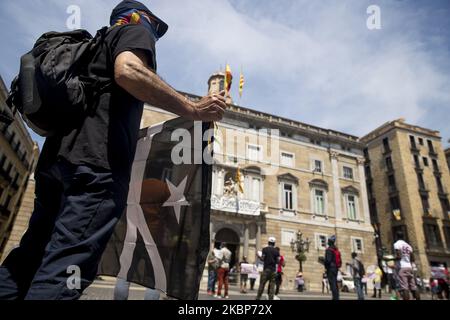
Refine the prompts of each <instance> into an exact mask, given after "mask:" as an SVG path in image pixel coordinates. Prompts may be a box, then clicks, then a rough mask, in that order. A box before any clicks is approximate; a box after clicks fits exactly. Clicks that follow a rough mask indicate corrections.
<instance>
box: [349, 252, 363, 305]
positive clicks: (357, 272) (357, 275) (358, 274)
mask: <svg viewBox="0 0 450 320" xmlns="http://www.w3.org/2000/svg"><path fill="white" fill-rule="evenodd" d="M350 266H351V269H350V270H351V272H352V276H353V283H354V284H355V290H356V294H357V295H358V300H364V292H363V287H362V278H363V277H364V275H365V273H366V272H365V270H364V264H363V263H362V262H361V260H359V259H358V254H357V253H356V252H352V263H351V265H350Z"/></svg>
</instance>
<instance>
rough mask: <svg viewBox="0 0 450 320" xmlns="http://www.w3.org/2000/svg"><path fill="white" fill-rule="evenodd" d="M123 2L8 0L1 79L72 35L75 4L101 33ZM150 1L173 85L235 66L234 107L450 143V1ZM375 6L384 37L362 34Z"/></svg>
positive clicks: (0, 14) (196, 85)
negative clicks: (418, 131) (390, 124)
mask: <svg viewBox="0 0 450 320" xmlns="http://www.w3.org/2000/svg"><path fill="white" fill-rule="evenodd" d="M118 2H119V1H111V0H15V1H1V2H0V38H1V43H2V49H1V51H0V55H1V61H2V63H1V65H0V74H1V75H2V77H3V79H4V80H5V82H6V83H7V84H9V83H10V81H11V79H12V78H13V77H14V75H15V74H16V73H17V70H18V67H19V57H20V55H21V54H23V53H24V52H26V51H28V50H29V49H30V48H31V47H32V45H33V43H34V41H35V40H36V39H37V37H38V36H39V35H40V34H42V33H44V32H46V31H49V30H56V31H64V30H67V29H66V20H67V18H68V16H69V15H68V14H67V13H66V10H67V7H68V6H69V5H78V6H79V7H80V8H81V26H82V28H85V29H88V30H89V31H91V32H92V33H94V32H95V30H97V29H98V28H100V27H101V26H103V25H106V24H107V23H108V21H109V14H110V12H111V9H112V8H113V7H114V6H115V5H116V4H117V3H118ZM143 2H144V3H146V4H147V5H148V6H149V7H150V8H151V9H152V11H154V13H156V14H157V15H158V16H160V17H161V18H163V19H164V20H165V21H166V22H167V23H168V24H169V25H170V29H169V32H168V33H167V35H166V36H165V37H164V38H163V39H161V40H160V41H159V42H158V44H157V57H158V67H159V69H158V72H159V74H160V75H161V76H162V77H163V78H164V79H165V80H166V81H167V82H168V83H170V84H171V85H172V86H173V87H175V88H176V89H179V90H182V91H186V92H191V93H194V94H198V95H204V94H206V91H207V84H206V81H207V80H208V77H209V75H210V74H211V73H212V72H214V71H217V70H218V69H220V67H222V68H223V67H224V65H225V63H226V62H228V63H229V64H230V65H231V67H232V70H233V71H234V75H235V82H234V88H233V97H234V101H235V103H236V104H239V105H242V106H246V107H250V108H253V109H257V110H261V111H265V112H269V113H273V114H277V115H280V116H284V117H288V118H292V119H296V120H299V121H303V122H306V123H310V124H314V125H317V126H322V127H325V128H330V129H334V130H340V131H343V132H346V133H350V134H354V135H364V134H366V133H368V132H369V131H371V130H373V129H374V128H376V127H378V126H380V125H381V124H383V123H384V122H386V121H390V120H393V119H396V118H400V117H404V118H406V120H407V122H409V123H412V124H417V125H421V126H424V127H428V128H431V129H435V130H439V131H441V135H442V137H443V142H444V145H448V143H447V140H448V139H450V126H449V122H450V121H449V120H450V59H449V58H450V0H433V1H427V0H421V1H418V0H417V1H413V0H411V1H407V0H389V1H382V0H322V1H318V0H309V1H306V0H276V1H273V0H151V1H146V0H144V1H143ZM369 5H378V6H379V7H380V9H381V26H382V29H381V30H368V29H367V27H366V20H367V18H368V15H367V13H366V9H367V7H368V6H369ZM241 66H242V68H243V70H244V75H245V78H246V87H245V89H244V96H243V98H242V99H240V98H239V97H238V94H237V87H238V76H239V70H240V68H241ZM35 138H36V139H37V137H35Z"/></svg>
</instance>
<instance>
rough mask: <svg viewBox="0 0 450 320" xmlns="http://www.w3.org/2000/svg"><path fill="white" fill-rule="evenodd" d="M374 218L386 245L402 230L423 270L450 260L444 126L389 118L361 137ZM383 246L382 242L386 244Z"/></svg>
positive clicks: (424, 272)
mask: <svg viewBox="0 0 450 320" xmlns="http://www.w3.org/2000/svg"><path fill="white" fill-rule="evenodd" d="M361 141H362V142H364V143H365V144H366V146H367V149H366V150H365V155H366V159H367V161H366V178H367V189H368V197H369V205H370V209H371V214H372V220H374V222H376V223H377V225H378V226H379V229H380V235H381V239H380V240H381V244H380V245H381V247H384V248H385V250H386V251H388V252H391V251H392V246H393V242H394V241H395V240H396V239H395V234H396V233H397V231H398V230H402V231H403V233H404V234H405V235H406V237H407V241H409V242H410V243H411V245H412V246H413V249H414V251H415V256H416V260H417V265H418V268H419V271H420V272H421V273H422V276H423V277H425V278H427V277H429V276H430V266H435V265H439V264H444V265H446V266H447V267H449V266H450V220H449V214H450V206H449V198H448V196H449V195H448V188H449V186H450V176H449V169H448V166H447V163H446V157H445V154H444V150H443V148H442V144H441V137H440V136H439V132H437V131H433V130H429V129H425V128H421V127H418V126H413V125H410V124H407V123H406V122H405V121H404V120H403V119H399V120H395V121H392V122H388V123H386V124H384V125H382V126H381V127H379V128H377V129H375V130H374V131H372V132H371V133H369V134H368V135H366V136H365V137H363V138H362V139H361ZM380 249H381V248H380Z"/></svg>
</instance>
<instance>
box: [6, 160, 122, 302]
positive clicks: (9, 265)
mask: <svg viewBox="0 0 450 320" xmlns="http://www.w3.org/2000/svg"><path fill="white" fill-rule="evenodd" d="M35 180H36V192H35V193H36V198H35V206H34V211H33V214H32V216H31V219H30V224H29V227H28V230H27V231H26V233H25V234H24V236H23V237H22V240H21V242H20V246H19V247H18V248H16V249H14V250H12V251H11V253H10V254H9V255H8V257H7V258H6V260H5V261H4V263H3V265H2V266H1V267H0V300H1V299H10V300H13V299H30V300H60V299H61V300H72V299H78V298H79V297H80V296H81V294H82V292H83V290H84V289H85V288H87V287H88V286H89V285H90V284H91V283H92V281H93V280H94V279H95V276H96V274H97V267H98V263H99V261H100V258H101V255H102V253H103V251H104V249H105V247H106V244H107V242H108V240H109V238H110V237H111V235H112V233H113V231H114V227H115V225H116V223H117V222H118V220H119V219H120V216H121V215H122V213H123V212H124V210H125V208H126V200H127V195H128V181H127V179H126V178H125V179H124V178H118V177H116V176H115V175H114V174H112V173H111V172H109V171H107V170H104V169H98V168H93V167H90V166H75V165H73V164H70V163H68V162H67V161H64V160H58V161H57V162H56V163H55V164H53V165H52V166H51V167H50V168H48V169H45V170H38V171H37V172H36V173H35Z"/></svg>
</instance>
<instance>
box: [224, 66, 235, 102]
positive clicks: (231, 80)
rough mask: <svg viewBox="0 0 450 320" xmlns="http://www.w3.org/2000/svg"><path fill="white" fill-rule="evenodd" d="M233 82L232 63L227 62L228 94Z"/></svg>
mask: <svg viewBox="0 0 450 320" xmlns="http://www.w3.org/2000/svg"><path fill="white" fill-rule="evenodd" d="M232 82H233V74H232V73H231V68H230V65H229V64H227V66H226V68H225V90H226V93H227V95H229V93H230V90H231V83H232Z"/></svg>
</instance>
